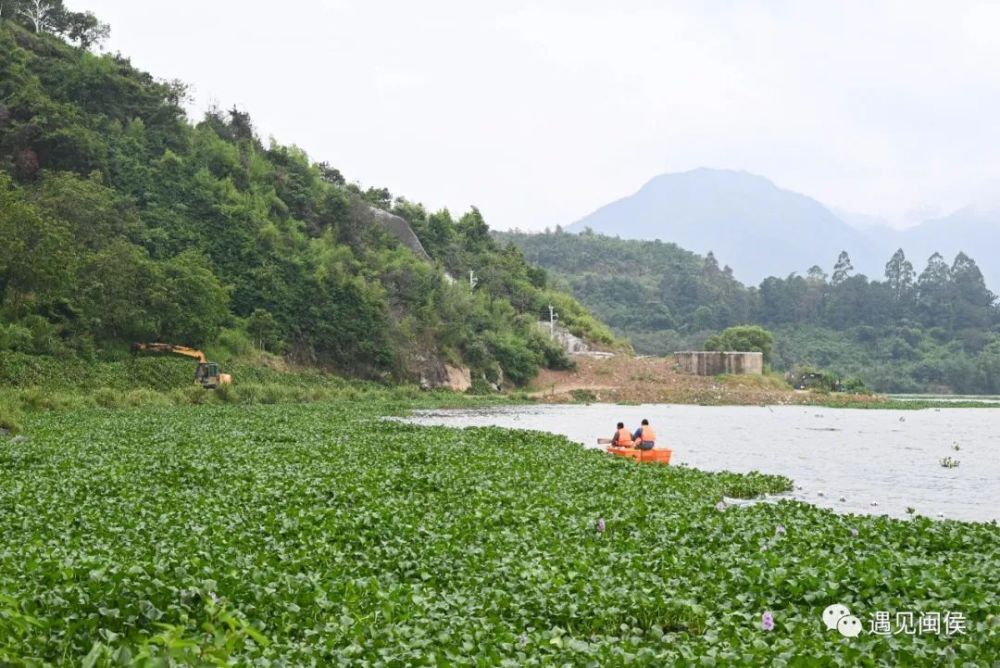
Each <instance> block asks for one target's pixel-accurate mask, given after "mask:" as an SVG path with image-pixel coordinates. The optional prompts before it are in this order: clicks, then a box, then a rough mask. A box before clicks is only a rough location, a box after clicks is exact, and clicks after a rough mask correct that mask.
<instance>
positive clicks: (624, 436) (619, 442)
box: [611, 422, 632, 448]
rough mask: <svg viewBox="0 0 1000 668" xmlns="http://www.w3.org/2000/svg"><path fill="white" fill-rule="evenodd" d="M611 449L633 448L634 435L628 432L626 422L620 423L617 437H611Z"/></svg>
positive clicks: (616, 433)
mask: <svg viewBox="0 0 1000 668" xmlns="http://www.w3.org/2000/svg"><path fill="white" fill-rule="evenodd" d="M611 447H613V448H631V447H632V434H630V433H629V432H628V429H626V428H625V423H624V422H619V423H618V430H617V431H616V432H615V435H614V436H612V437H611Z"/></svg>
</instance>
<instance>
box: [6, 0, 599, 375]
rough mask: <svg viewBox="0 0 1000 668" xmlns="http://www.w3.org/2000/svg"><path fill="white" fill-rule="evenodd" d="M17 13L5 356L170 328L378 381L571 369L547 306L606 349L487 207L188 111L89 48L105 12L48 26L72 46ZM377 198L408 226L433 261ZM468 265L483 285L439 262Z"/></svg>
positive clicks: (248, 125) (100, 343)
mask: <svg viewBox="0 0 1000 668" xmlns="http://www.w3.org/2000/svg"><path fill="white" fill-rule="evenodd" d="M14 4H17V3H14ZM12 6H13V5H12V3H6V5H5V6H4V9H3V10H2V12H3V14H2V16H0V18H2V20H0V238H2V239H3V240H4V243H3V244H0V354H2V352H3V351H16V352H19V353H27V354H33V355H50V356H62V357H82V358H87V359H89V358H94V357H99V358H100V357H107V356H109V355H110V356H112V357H113V356H115V355H116V354H119V355H120V351H121V350H123V349H124V345H125V344H127V343H128V342H130V341H144V340H165V341H168V342H171V343H178V344H184V345H190V346H202V347H204V346H213V345H214V346H215V347H216V349H226V350H229V351H233V352H239V351H241V350H246V349H250V348H257V349H265V350H267V351H269V352H274V353H281V354H286V355H287V356H288V357H289V359H291V360H293V361H297V362H300V363H304V364H309V365H316V366H320V367H323V368H327V369H330V370H334V371H337V372H340V373H344V374H349V375H353V376H358V377H365V378H376V379H387V380H388V379H395V380H405V379H413V378H415V377H416V376H417V375H418V374H421V373H423V372H424V371H425V369H427V368H428V367H435V366H436V367H438V368H440V367H441V365H442V364H444V363H452V364H463V365H468V366H470V367H471V368H472V369H473V371H474V375H475V377H477V378H482V379H484V380H486V381H489V382H496V381H497V380H499V379H500V378H501V376H502V377H503V379H504V380H505V381H508V382H514V383H521V382H524V381H525V380H527V379H528V378H530V377H531V376H532V375H533V374H534V373H535V370H536V369H537V368H538V367H539V366H540V365H547V366H564V365H566V364H567V363H568V362H567V360H566V358H565V356H564V355H563V354H562V353H561V352H560V351H559V350H558V349H556V348H554V347H553V346H552V344H550V343H549V341H548V339H547V338H546V337H543V336H541V335H539V334H538V332H537V331H536V330H537V327H536V325H535V323H536V321H537V320H539V319H540V318H541V317H542V316H543V315H544V314H545V313H547V305H548V304H549V303H554V304H556V305H557V308H558V309H559V312H560V314H561V316H562V318H563V322H564V323H565V324H566V325H567V326H569V327H570V328H571V329H572V330H573V331H574V332H576V333H578V334H580V335H582V336H584V337H586V338H589V339H591V340H596V341H602V342H605V343H609V342H611V337H610V333H609V332H608V330H607V329H606V328H605V327H603V326H602V325H600V324H599V323H598V322H596V321H595V320H594V319H593V318H591V317H590V316H589V315H588V314H587V312H586V311H585V310H584V309H583V308H582V307H581V306H580V305H579V304H578V303H577V302H576V301H575V300H573V299H572V298H571V297H569V296H568V295H566V294H563V293H560V292H558V291H554V290H552V289H550V288H549V286H548V283H547V277H546V274H545V272H544V271H541V270H538V269H536V268H534V267H532V266H531V265H529V264H528V263H526V262H525V260H524V258H523V257H522V255H521V253H520V252H519V251H517V250H516V249H512V248H504V247H502V246H501V245H499V244H498V243H497V242H495V241H494V240H493V239H492V238H491V237H490V235H489V232H488V228H487V225H486V222H485V221H484V219H483V216H482V215H481V214H480V212H479V211H478V210H476V209H475V208H473V209H472V210H470V211H469V212H467V213H465V214H463V215H461V216H457V217H452V215H451V214H449V212H448V211H439V212H436V213H429V212H427V211H426V210H425V209H424V208H423V207H422V206H420V205H418V204H414V203H412V202H409V201H407V200H405V199H403V198H400V197H394V196H393V195H392V194H391V193H390V192H389V191H388V190H386V189H384V188H367V189H365V188H362V187H361V186H359V185H357V184H352V183H349V182H347V180H346V179H345V178H344V176H343V175H342V174H341V173H340V172H339V171H338V170H337V169H335V168H333V167H331V166H329V165H328V164H327V163H319V164H317V163H316V162H314V161H312V160H310V158H309V157H308V156H307V154H306V153H305V152H304V151H302V150H300V149H299V148H296V147H292V146H283V145H280V144H277V143H273V142H272V143H270V144H265V143H263V142H262V141H261V140H260V139H259V137H258V136H257V134H256V133H255V130H254V126H253V124H252V121H251V118H250V117H249V115H248V114H247V113H244V112H242V111H240V110H237V109H233V110H231V111H226V112H223V111H220V110H214V111H211V112H210V113H208V114H206V116H205V117H204V118H203V119H202V120H201V121H199V122H197V123H194V124H192V123H191V122H189V120H188V119H187V117H186V115H185V112H184V109H183V106H182V104H183V102H184V100H185V96H186V91H185V87H184V85H183V84H180V83H178V82H167V81H163V80H160V79H157V78H155V77H154V76H152V75H150V74H148V73H145V72H142V71H140V70H137V69H136V68H134V67H133V66H132V65H131V64H130V63H129V61H128V60H127V59H126V58H125V57H123V56H120V55H103V56H97V55H94V54H92V53H90V52H89V51H88V50H87V49H86V48H83V47H84V46H86V44H88V43H89V42H90V41H92V40H93V39H98V38H99V37H100V34H102V31H103V30H104V29H103V27H101V26H100V24H99V23H93V25H91V23H87V21H89V20H91V19H92V17H90V19H86V15H68V14H67V15H59V16H58V17H57V18H58V19H59V20H60V21H64V22H65V21H69V19H67V18H66V16H76V17H77V18H76V19H74V20H75V21H77V22H78V23H79V22H80V21H83V22H84V23H85V24H86V25H90V26H91V27H90V29H89V31H88V29H87V28H86V25H85V26H84V27H82V28H81V27H79V26H77V28H76V32H73V30H71V27H72V25H70V27H67V26H66V25H62V24H60V26H62V27H61V28H59V27H58V26H56V27H53V26H50V30H51V31H52V32H61V33H62V34H63V35H64V36H65V37H66V39H71V40H73V41H75V42H76V43H77V45H76V46H74V45H73V44H71V43H70V42H67V41H64V39H62V38H60V37H58V36H54V35H53V34H41V33H36V32H34V31H33V30H29V29H28V27H26V25H28V24H26V25H19V24H18V23H17V22H16V21H14V20H11V18H12V17H14V16H15V14H14V12H13V9H11V7H12ZM17 16H18V17H21V15H20V14H18V15H17ZM80 17H83V18H80ZM21 18H22V23H25V21H24V20H23V17H21ZM85 19H86V20H85ZM53 20H54V19H53ZM67 25H69V24H67ZM73 25H75V24H73ZM57 28H58V29H57ZM95 31H96V32H95ZM81 45H82V46H81ZM294 112H295V110H294V109H289V113H294ZM377 209H382V210H385V211H391V212H392V213H394V214H396V215H398V216H401V217H402V218H403V219H405V220H406V221H408V222H409V224H410V226H411V227H412V228H413V230H414V231H416V233H417V234H418V235H419V236H420V238H421V240H422V241H423V243H424V246H425V248H426V250H427V251H428V252H429V254H430V260H429V261H428V259H427V257H426V256H423V257H420V256H418V255H417V254H415V253H414V252H412V251H411V249H410V248H408V247H406V246H404V245H402V244H401V243H400V241H398V239H397V236H394V235H393V234H392V233H390V231H389V230H388V229H387V227H386V226H385V225H382V224H379V222H378V221H377V217H376V215H374V213H373V212H374V211H376V210H377ZM397 222H398V221H397ZM404 227H405V226H404ZM473 268H474V269H475V270H476V272H477V275H478V279H479V281H478V284H477V285H476V287H475V289H474V290H470V287H469V284H468V282H467V281H461V280H460V281H457V282H456V281H452V280H451V279H450V277H449V275H448V274H450V275H451V276H459V277H461V276H465V275H466V274H467V272H468V270H470V269H473Z"/></svg>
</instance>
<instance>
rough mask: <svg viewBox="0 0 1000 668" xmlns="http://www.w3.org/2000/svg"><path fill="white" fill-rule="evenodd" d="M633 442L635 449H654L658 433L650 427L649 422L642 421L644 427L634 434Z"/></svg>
mask: <svg viewBox="0 0 1000 668" xmlns="http://www.w3.org/2000/svg"><path fill="white" fill-rule="evenodd" d="M632 440H633V441H635V447H637V448H639V449H640V450H652V449H653V446H654V445H656V432H655V431H653V428H652V427H650V426H649V420H643V421H642V426H640V427H639V428H638V429H636V430H635V433H634V434H632Z"/></svg>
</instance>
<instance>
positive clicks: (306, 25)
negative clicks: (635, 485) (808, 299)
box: [67, 0, 1000, 229]
mask: <svg viewBox="0 0 1000 668" xmlns="http://www.w3.org/2000/svg"><path fill="white" fill-rule="evenodd" d="M67 4H69V5H70V6H71V7H72V8H74V9H87V10H91V11H93V12H94V13H96V14H97V15H98V16H99V17H101V18H102V19H103V20H104V21H106V22H108V23H110V24H111V28H112V36H111V40H110V42H109V43H108V44H107V48H109V49H110V50H118V51H121V52H122V53H124V54H125V55H127V56H129V57H131V59H132V62H133V63H134V64H136V65H137V66H139V67H141V68H143V69H147V70H149V71H151V72H152V73H153V74H154V75H155V76H157V77H161V78H170V79H173V78H178V79H181V80H183V81H185V82H187V83H189V84H190V85H191V86H192V87H193V92H194V95H195V102H194V103H193V106H192V110H193V112H192V113H193V115H200V113H201V112H202V111H203V110H204V109H205V108H207V106H208V105H209V104H210V103H216V104H218V105H219V106H222V107H224V108H229V107H231V106H233V105H234V104H235V105H236V106H238V107H240V108H241V109H244V110H246V111H248V112H249V113H250V114H251V116H252V118H253V120H254V122H255V124H256V126H257V129H258V131H259V133H260V134H261V135H262V136H263V137H265V138H266V137H269V136H273V137H274V138H275V139H277V140H278V141H279V142H281V143H294V144H296V145H298V146H300V147H302V148H303V149H305V150H306V151H307V152H308V153H309V155H310V157H311V158H312V159H314V160H316V161H322V160H325V161H328V162H330V163H331V164H332V165H334V166H336V167H338V168H339V169H340V170H341V171H342V172H343V173H344V174H345V176H347V178H348V179H349V180H354V181H358V182H360V183H361V184H362V185H364V186H366V187H367V186H372V185H374V186H386V187H388V188H389V189H390V190H391V191H392V192H393V193H394V194H397V195H405V196H406V197H408V198H409V199H411V200H417V201H421V202H423V203H424V204H425V205H427V206H428V207H430V208H432V209H437V208H441V207H444V206H447V207H448V208H450V209H452V211H453V212H460V211H463V210H465V209H467V208H468V207H469V206H470V205H476V206H478V207H479V208H480V209H481V210H482V211H483V213H484V215H485V216H486V219H487V221H488V222H489V223H490V225H491V226H493V227H496V228H509V227H519V228H521V229H540V228H543V227H546V226H554V225H556V224H567V223H570V222H573V221H574V220H576V219H578V218H580V217H582V216H583V215H585V214H587V213H589V212H590V211H592V210H593V209H595V208H597V207H599V206H601V205H603V204H606V203H608V202H610V201H612V200H614V199H617V198H619V197H622V196H624V195H628V194H630V193H632V192H634V191H635V190H637V189H638V188H639V187H640V186H641V185H642V184H643V183H645V182H646V181H647V180H649V179H650V178H652V177H653V176H655V175H657V174H660V173H663V172H672V171H684V170H688V169H692V168H695V167H700V166H707V167H719V168H731V169H744V170H747V171H750V172H753V173H756V174H760V175H762V176H766V177H768V178H770V179H771V180H773V181H774V182H775V183H777V184H778V185H779V186H782V187H785V188H789V189H792V190H796V191H799V192H802V193H804V194H807V195H810V196H812V197H815V198H817V199H819V200H821V201H823V202H824V203H827V204H829V205H832V206H835V207H839V208H842V209H847V210H851V211H856V212H861V213H867V214H870V215H878V216H883V217H886V218H888V219H890V220H891V221H893V223H894V224H897V225H902V224H906V221H908V220H913V219H916V218H920V217H926V216H930V215H935V214H938V213H946V212H948V211H950V210H951V209H953V208H957V207H958V206H961V205H964V204H966V203H969V202H974V201H979V200H986V199H990V200H992V199H996V198H997V196H996V192H997V191H998V190H1000V188H997V184H1000V151H998V150H997V147H998V146H1000V38H997V35H1000V3H996V2H961V1H955V0H949V1H948V2H943V1H934V2H921V1H917V0H901V1H899V2H874V1H865V2H862V1H858V2H851V1H844V0H829V1H827V2H818V1H816V2H797V1H794V0H789V1H787V2H781V1H775V2H752V3H751V2H732V1H724V0H718V1H713V0H701V1H696V2H664V1H662V0H660V1H656V0H650V1H648V2H647V1H642V0H619V1H616V2H612V1H610V0H608V1H607V2H597V1H592V0H569V1H565V2H557V1H555V0H528V1H521V0H503V1H500V2H475V1H473V0H454V1H439V0H423V1H421V2H413V1H404V0H399V1H388V0H365V1H360V0H284V1H283V2H280V3H278V2H273V1H272V2H258V1H257V0H239V1H237V0H211V1H206V0H200V1H198V2H195V1H194V0H174V1H173V2H169V3H168V2H140V1H136V0H69V1H68V3H67ZM991 186H992V187H991Z"/></svg>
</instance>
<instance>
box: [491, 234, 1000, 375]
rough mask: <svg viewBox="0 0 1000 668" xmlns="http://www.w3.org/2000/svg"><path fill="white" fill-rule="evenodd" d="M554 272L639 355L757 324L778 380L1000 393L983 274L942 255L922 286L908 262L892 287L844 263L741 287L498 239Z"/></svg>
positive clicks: (710, 273)
mask: <svg viewBox="0 0 1000 668" xmlns="http://www.w3.org/2000/svg"><path fill="white" fill-rule="evenodd" d="M496 236H497V237H498V239H500V240H502V241H505V242H511V243H514V244H515V245H517V246H518V247H519V248H520V249H521V250H522V252H523V253H524V255H525V257H526V258H527V260H528V261H529V262H536V263H538V264H540V265H541V266H542V267H544V268H546V269H547V270H548V271H549V272H550V273H551V274H552V275H553V277H554V278H555V279H556V280H558V281H559V282H560V284H561V285H564V286H566V288H567V289H569V290H571V291H572V292H573V293H574V294H575V295H576V296H577V297H578V298H579V299H580V300H581V301H582V302H583V303H584V304H585V305H586V306H587V307H588V308H590V309H591V310H593V312H594V313H595V314H596V315H597V316H599V317H600V318H602V319H603V320H604V321H605V322H607V323H608V324H609V325H610V326H611V327H612V328H613V329H614V331H615V332H616V333H618V334H620V335H623V336H628V337H630V338H631V340H632V342H633V344H634V346H635V348H636V350H638V351H640V352H647V353H653V354H666V353H670V352H673V351H674V350H681V349H685V348H691V347H700V346H702V345H704V342H705V341H706V340H707V339H708V338H709V337H710V336H711V335H712V334H713V333H715V332H716V331H718V330H721V329H724V328H726V327H730V326H733V325H744V324H757V325H762V326H764V327H767V328H768V329H770V330H772V331H773V332H774V333H775V342H774V350H773V353H772V356H771V357H772V363H773V365H774V368H775V369H779V370H792V369H795V368H796V367H801V366H810V367H820V368H824V369H830V370H832V371H834V372H835V373H837V374H838V375H840V376H844V377H847V376H859V377H860V378H862V379H863V380H864V381H865V383H867V384H868V385H869V386H871V387H873V388H875V389H877V390H880V391H894V392H919V391H928V390H930V391H954V392H959V393H1000V307H998V304H997V299H996V296H995V295H993V293H991V292H990V291H989V290H988V289H987V288H986V285H985V283H984V281H983V276H982V273H981V272H980V270H979V268H978V267H977V266H976V263H975V262H974V261H973V260H972V259H971V258H970V257H968V256H967V255H965V254H959V255H958V256H957V257H956V258H955V260H954V262H952V263H951V264H950V265H949V264H948V263H946V262H945V260H944V258H942V257H941V256H940V255H937V254H935V255H934V256H932V257H931V258H930V259H929V261H928V264H927V267H926V268H925V269H924V270H923V271H921V272H920V274H919V275H918V274H917V273H916V271H915V270H914V268H913V265H912V264H911V263H910V262H909V261H908V260H907V259H906V257H905V256H904V255H903V253H902V251H899V252H897V253H896V254H895V255H894V256H893V257H892V258H891V259H890V260H889V262H888V263H887V264H886V269H885V276H884V279H883V280H870V279H869V278H868V277H866V276H863V275H855V274H854V273H853V269H852V267H851V263H850V258H849V257H848V256H847V254H846V253H844V254H842V255H841V256H840V257H839V258H838V259H837V261H836V263H835V264H834V266H833V268H832V272H831V274H829V275H828V274H827V273H826V272H824V271H823V270H822V269H821V268H820V267H813V268H812V269H811V270H810V271H809V272H808V274H807V275H806V276H798V275H795V274H793V275H791V276H788V277H786V278H768V279H766V280H764V281H763V282H762V283H761V284H760V286H759V287H750V288H747V287H744V286H743V285H742V284H740V283H739V282H738V281H736V280H735V279H734V278H733V276H732V272H731V271H729V269H728V268H727V267H724V268H721V269H720V268H719V265H718V263H717V262H716V260H715V258H714V257H713V256H712V255H711V254H709V255H708V256H707V257H704V258H702V257H700V256H698V255H695V254H694V253H690V252H688V251H685V250H683V249H681V248H678V247H677V246H675V245H674V244H669V243H662V242H659V241H654V242H644V241H631V240H623V239H617V238H610V237H605V236H600V235H596V234H593V233H586V232H585V233H583V234H579V235H576V234H567V233H564V232H562V231H558V230H557V231H556V232H554V233H546V234H538V235H531V234H516V233H514V234H497V235H496Z"/></svg>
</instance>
